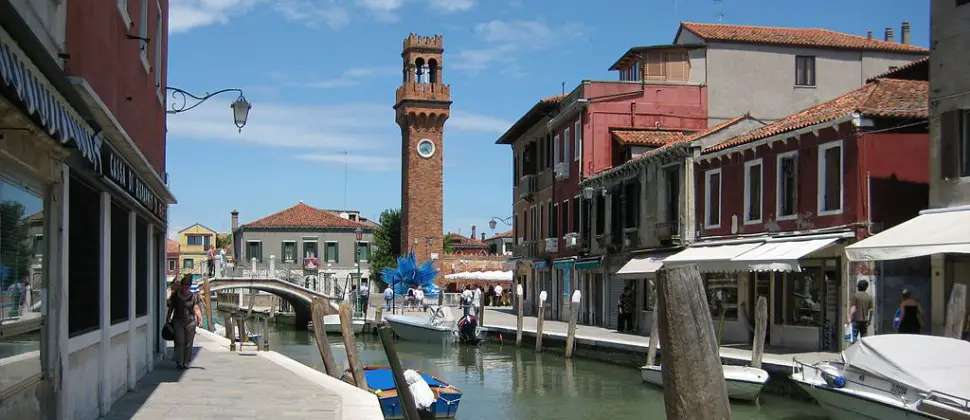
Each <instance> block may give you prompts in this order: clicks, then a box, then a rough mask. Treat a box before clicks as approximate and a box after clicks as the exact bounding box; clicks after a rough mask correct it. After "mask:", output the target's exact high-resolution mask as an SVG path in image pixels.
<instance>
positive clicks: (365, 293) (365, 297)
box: [357, 281, 370, 318]
mask: <svg viewBox="0 0 970 420" xmlns="http://www.w3.org/2000/svg"><path fill="white" fill-rule="evenodd" d="M357 292H358V294H359V295H360V312H361V313H363V314H364V317H365V318H366V317H367V308H369V306H368V305H369V304H370V287H367V282H366V281H361V282H360V289H359V290H358V291H357Z"/></svg>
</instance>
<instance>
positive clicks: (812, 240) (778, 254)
mask: <svg viewBox="0 0 970 420" xmlns="http://www.w3.org/2000/svg"><path fill="white" fill-rule="evenodd" d="M850 235H851V233H850ZM845 236H846V235H845V234H843V233H839V234H828V235H806V236H796V237H788V238H771V239H768V240H767V241H765V243H763V244H761V246H758V247H757V248H754V249H752V250H750V251H748V252H745V253H743V254H741V255H738V256H737V257H735V258H734V259H732V260H731V261H733V262H737V263H740V264H743V265H745V266H747V267H748V270H749V271H801V266H799V265H798V260H799V259H801V258H803V257H805V256H806V255H808V254H811V253H813V252H815V251H818V250H820V249H822V248H825V247H827V246H829V245H831V244H832V243H833V242H835V241H837V240H839V239H840V238H842V237H845Z"/></svg>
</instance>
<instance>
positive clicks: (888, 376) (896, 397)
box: [791, 334, 970, 420]
mask: <svg viewBox="0 0 970 420" xmlns="http://www.w3.org/2000/svg"><path fill="white" fill-rule="evenodd" d="M791 378H792V380H794V381H795V382H796V383H797V384H798V385H799V386H801V387H802V388H803V389H805V391H807V392H808V393H809V394H811V395H812V397H814V398H815V400H816V401H818V403H819V405H821V406H822V408H824V409H825V410H826V411H827V412H828V413H829V416H831V417H832V418H834V419H860V418H864V419H878V420H887V419H897V418H913V419H961V420H965V419H970V342H966V341H962V340H957V339H953V338H946V337H934V336H929V335H910V334H888V335H877V336H872V337H862V338H860V339H859V341H857V342H856V343H855V344H853V345H852V346H850V347H849V348H847V349H846V350H845V351H843V352H842V357H841V360H835V361H828V362H820V363H816V364H813V365H807V364H803V363H797V360H796V367H795V368H794V371H793V372H792V375H791Z"/></svg>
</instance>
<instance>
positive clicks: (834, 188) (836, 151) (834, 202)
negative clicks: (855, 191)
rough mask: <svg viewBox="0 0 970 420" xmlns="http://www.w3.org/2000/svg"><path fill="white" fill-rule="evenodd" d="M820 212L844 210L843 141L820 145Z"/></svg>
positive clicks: (831, 212) (833, 212)
mask: <svg viewBox="0 0 970 420" xmlns="http://www.w3.org/2000/svg"><path fill="white" fill-rule="evenodd" d="M818 149H819V153H818V157H819V159H818V213H819V215H825V214H835V213H840V212H842V160H843V156H842V142H841V141H837V142H832V143H826V144H823V145H821V146H819V147H818Z"/></svg>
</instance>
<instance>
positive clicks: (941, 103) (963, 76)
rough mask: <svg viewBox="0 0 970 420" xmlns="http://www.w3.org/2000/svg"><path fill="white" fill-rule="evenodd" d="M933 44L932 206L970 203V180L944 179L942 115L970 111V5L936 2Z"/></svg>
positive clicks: (932, 33) (945, 1)
mask: <svg viewBox="0 0 970 420" xmlns="http://www.w3.org/2000/svg"><path fill="white" fill-rule="evenodd" d="M931 15H932V16H931V19H930V27H931V29H930V31H931V32H930V41H931V45H933V49H932V52H931V57H930V113H931V114H932V118H930V157H929V158H930V207H934V208H936V207H952V206H957V205H966V204H970V177H965V178H961V179H958V180H950V181H946V180H943V179H942V177H941V176H940V131H941V130H940V119H939V116H940V114H942V113H944V112H947V111H952V110H955V109H970V94H968V92H970V77H967V69H968V68H970V54H967V51H970V5H963V6H959V7H957V6H955V2H953V1H950V0H932V1H931Z"/></svg>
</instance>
